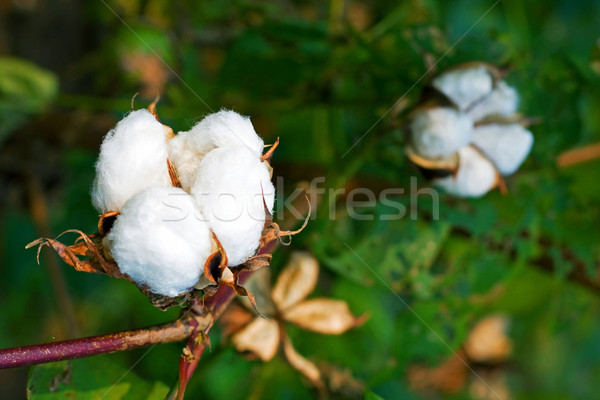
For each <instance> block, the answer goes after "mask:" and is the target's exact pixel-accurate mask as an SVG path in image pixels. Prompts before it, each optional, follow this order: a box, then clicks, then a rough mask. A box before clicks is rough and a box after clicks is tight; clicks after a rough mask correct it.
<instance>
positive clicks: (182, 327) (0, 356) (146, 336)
mask: <svg viewBox="0 0 600 400" xmlns="http://www.w3.org/2000/svg"><path fill="white" fill-rule="evenodd" d="M191 333H192V328H191V326H190V325H189V320H176V321H173V322H169V323H167V324H163V325H156V326H153V327H149V328H142V329H136V330H132V331H125V332H118V333H110V334H107V335H99V336H90V337H86V338H80V339H73V340H64V341H60V342H53V343H43V344H36V345H32V346H21V347H13V348H10V349H2V350H0V369H3V368H14V367H22V366H26V365H33V364H43V363H47V362H54V361H61V360H71V359H73V358H80V357H87V356H93V355H97V354H104V353H113V352H116V351H123V350H132V349H137V348H139V347H144V346H149V345H152V344H155V343H169V342H178V341H181V340H184V339H186V338H187V337H189V336H190V335H191Z"/></svg>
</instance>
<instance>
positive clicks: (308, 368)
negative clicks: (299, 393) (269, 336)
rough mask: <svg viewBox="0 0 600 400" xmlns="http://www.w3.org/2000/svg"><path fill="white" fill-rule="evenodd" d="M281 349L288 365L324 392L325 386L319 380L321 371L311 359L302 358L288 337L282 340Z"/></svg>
mask: <svg viewBox="0 0 600 400" xmlns="http://www.w3.org/2000/svg"><path fill="white" fill-rule="evenodd" d="M283 351H284V353H285V356H286V358H287V360H288V362H289V363H290V365H291V366H292V367H294V368H295V369H296V370H298V371H299V372H300V373H302V375H304V376H305V377H306V378H308V380H310V382H311V383H312V384H313V385H315V386H316V387H317V388H318V389H320V390H321V391H322V392H324V390H325V387H324V385H323V382H322V381H321V371H319V368H317V366H316V365H315V364H314V363H313V362H312V361H310V360H308V359H306V358H304V357H303V356H302V355H301V354H300V353H298V352H297V351H296V349H294V347H293V346H292V342H290V340H289V339H288V338H285V339H284V340H283Z"/></svg>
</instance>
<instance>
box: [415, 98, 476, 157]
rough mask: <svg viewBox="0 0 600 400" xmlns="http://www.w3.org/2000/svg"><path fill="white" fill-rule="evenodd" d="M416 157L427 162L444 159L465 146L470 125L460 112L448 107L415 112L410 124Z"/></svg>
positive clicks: (471, 131) (468, 138) (467, 117)
mask: <svg viewBox="0 0 600 400" xmlns="http://www.w3.org/2000/svg"><path fill="white" fill-rule="evenodd" d="M410 131H411V138H412V144H413V146H414V149H415V151H416V153H417V154H418V155H420V156H422V157H425V158H428V159H436V158H446V157H449V156H451V155H452V154H454V153H455V152H456V151H457V150H458V149H460V148H461V147H463V146H465V145H467V144H468V143H469V142H470V141H471V138H472V134H473V121H472V120H471V118H469V116H468V115H466V114H465V113H463V112H460V111H456V110H453V109H452V108H447V107H434V108H429V109H424V110H421V111H418V112H417V113H416V114H415V115H414V117H413V119H412V121H411V124H410Z"/></svg>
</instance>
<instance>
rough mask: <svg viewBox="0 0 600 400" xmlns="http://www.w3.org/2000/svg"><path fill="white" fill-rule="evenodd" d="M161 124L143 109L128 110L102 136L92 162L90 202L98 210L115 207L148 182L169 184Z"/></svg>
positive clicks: (112, 209)
mask: <svg viewBox="0 0 600 400" xmlns="http://www.w3.org/2000/svg"><path fill="white" fill-rule="evenodd" d="M169 185H171V179H170V177H169V170H168V167H167V141H166V132H165V129H164V127H163V125H162V124H161V123H160V122H158V121H157V120H156V118H155V117H154V116H153V115H152V114H150V113H149V112H148V111H147V110H137V111H133V112H131V113H129V114H128V115H127V116H126V117H125V118H123V119H122V120H121V121H119V123H118V124H117V126H116V127H115V128H114V129H113V130H111V131H110V132H109V133H108V134H107V135H106V136H105V137H104V141H103V142H102V146H101V147H100V155H99V157H98V161H97V163H96V178H95V180H94V184H93V187H92V203H93V205H94V207H96V209H97V210H98V211H100V212H101V213H105V212H107V211H119V210H120V209H121V208H122V207H123V205H124V204H125V202H126V201H127V200H128V199H129V198H130V197H131V196H133V195H134V194H136V193H137V192H139V191H140V190H142V189H144V188H147V187H149V186H169Z"/></svg>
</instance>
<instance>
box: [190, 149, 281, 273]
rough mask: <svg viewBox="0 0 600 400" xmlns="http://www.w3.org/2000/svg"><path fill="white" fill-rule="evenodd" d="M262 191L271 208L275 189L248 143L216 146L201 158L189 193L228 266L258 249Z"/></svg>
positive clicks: (262, 225)
mask: <svg viewBox="0 0 600 400" xmlns="http://www.w3.org/2000/svg"><path fill="white" fill-rule="evenodd" d="M263 194H264V199H265V203H266V204H267V207H268V209H269V211H270V212H272V210H273V203H274V199H275V189H274V187H273V184H272V183H271V178H270V175H269V170H268V169H267V167H266V166H265V165H264V164H263V163H262V162H261V161H260V159H259V158H258V157H257V154H256V152H255V151H252V150H251V149H249V148H248V147H245V146H232V147H221V148H217V149H215V150H212V151H211V152H209V153H208V154H207V155H206V156H205V157H204V159H203V160H202V162H201V164H200V168H199V169H198V175H197V177H196V181H195V183H194V185H193V186H192V195H193V196H194V199H195V201H196V204H198V207H199V209H200V210H202V213H203V214H204V217H205V218H206V219H207V220H208V222H209V225H210V228H211V229H212V231H213V232H214V233H215V235H216V236H217V238H218V239H219V241H220V242H221V244H222V245H223V248H224V249H225V253H226V254H227V257H228V265H229V266H235V265H239V264H242V263H244V262H245V261H246V260H247V259H248V258H249V257H251V256H253V255H254V254H255V253H256V250H257V249H258V245H259V240H260V237H261V234H262V230H263V227H264V223H265V217H266V215H265V210H264V205H263Z"/></svg>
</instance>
